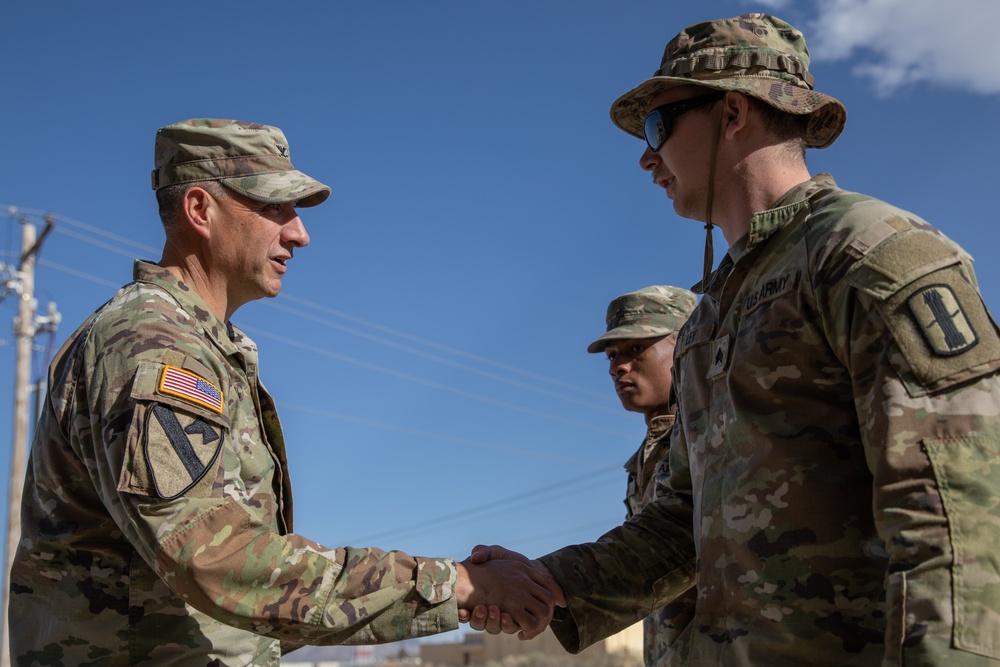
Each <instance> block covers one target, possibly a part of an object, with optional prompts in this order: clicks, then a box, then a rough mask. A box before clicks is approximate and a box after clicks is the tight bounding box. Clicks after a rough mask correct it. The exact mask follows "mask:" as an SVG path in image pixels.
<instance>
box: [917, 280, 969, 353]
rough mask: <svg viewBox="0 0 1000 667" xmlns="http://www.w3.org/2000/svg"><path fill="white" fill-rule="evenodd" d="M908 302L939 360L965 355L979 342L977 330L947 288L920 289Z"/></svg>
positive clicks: (932, 286)
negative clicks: (964, 353)
mask: <svg viewBox="0 0 1000 667" xmlns="http://www.w3.org/2000/svg"><path fill="white" fill-rule="evenodd" d="M906 303H907V304H908V305H909V306H910V312H912V313H913V317H914V318H915V319H916V323H917V326H918V327H919V328H920V331H921V333H923V334H924V338H925V339H926V340H927V344H928V345H929V346H930V349H931V351H932V352H933V353H934V354H936V355H938V356H939V357H950V356H953V355H956V354H962V353H963V352H966V351H968V350H970V349H972V348H973V347H975V346H976V345H977V344H978V343H979V338H978V336H976V330H975V329H973V328H972V324H971V323H970V322H969V318H968V317H966V315H965V311H964V310H963V309H962V304H961V303H959V301H958V297H956V296H955V292H953V291H952V289H951V287H949V286H948V285H928V286H927V287H921V288H920V289H918V290H917V291H916V292H914V293H913V294H912V295H910V297H909V298H908V299H907V300H906Z"/></svg>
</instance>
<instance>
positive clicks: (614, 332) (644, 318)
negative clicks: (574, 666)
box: [587, 285, 697, 665]
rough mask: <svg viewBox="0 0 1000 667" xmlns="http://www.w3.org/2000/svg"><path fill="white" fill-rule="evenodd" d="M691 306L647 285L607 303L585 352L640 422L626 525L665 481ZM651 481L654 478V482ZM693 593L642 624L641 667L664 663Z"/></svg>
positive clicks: (690, 609)
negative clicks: (675, 382)
mask: <svg viewBox="0 0 1000 667" xmlns="http://www.w3.org/2000/svg"><path fill="white" fill-rule="evenodd" d="M696 303H697V300H696V297H695V295H694V294H692V293H691V292H689V291H688V290H686V289H682V288H680V287H670V286H665V285H652V286H650V287H644V288H642V289H641V290H638V291H636V292H629V293H628V294H623V295H622V296H620V297H618V298H616V299H614V300H613V301H612V302H611V303H610V304H608V313H607V317H606V322H607V327H608V328H607V332H606V333H605V334H604V335H602V336H601V337H600V338H598V339H597V340H595V341H594V342H593V343H591V344H590V346H589V347H587V351H588V352H591V353H599V352H604V354H605V355H606V356H607V358H608V363H609V369H608V370H609V373H610V374H611V377H612V379H613V380H614V382H615V392H616V393H617V394H618V398H619V399H620V400H621V402H622V407H623V408H625V409H626V410H629V411H630V412H640V413H642V415H643V417H645V418H646V437H645V439H644V440H643V442H642V444H641V445H640V446H639V449H638V451H636V453H635V454H633V455H632V457H631V458H630V459H629V460H628V462H627V463H626V464H625V470H626V472H628V491H627V495H626V497H625V508H626V514H625V516H626V518H627V519H628V518H631V517H632V516H634V515H636V514H638V513H639V510H641V509H642V508H643V507H645V506H646V505H647V504H648V503H649V502H650V501H651V500H652V499H653V490H654V487H655V484H654V483H653V482H654V478H655V477H661V476H663V475H666V474H668V472H669V467H668V466H667V461H666V456H667V452H668V451H669V449H670V432H671V430H673V427H674V404H673V402H672V401H671V394H670V382H671V377H672V369H673V365H674V359H673V355H674V347H675V345H676V344H677V331H678V330H679V329H680V328H681V325H682V324H684V321H685V320H687V318H688V316H689V315H691V311H692V310H694V307H695V304H696ZM654 476H655V477H654ZM694 605H695V591H694V590H689V591H687V592H686V593H684V595H682V596H680V597H678V598H677V599H676V600H673V601H672V602H670V603H669V604H667V605H665V606H664V607H662V608H660V609H657V610H656V611H654V612H653V613H652V614H650V615H649V616H647V617H646V618H645V619H644V620H643V657H644V660H645V663H646V664H647V665H658V664H660V663H662V662H664V661H666V660H668V659H669V655H670V654H671V653H672V652H673V644H674V641H675V640H676V639H677V637H678V635H679V634H680V633H681V631H683V630H684V628H685V627H686V626H687V624H688V623H690V621H691V618H692V616H693V615H694Z"/></svg>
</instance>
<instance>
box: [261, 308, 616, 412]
mask: <svg viewBox="0 0 1000 667" xmlns="http://www.w3.org/2000/svg"><path fill="white" fill-rule="evenodd" d="M264 305H265V306H268V307H271V308H276V309H278V310H281V311H284V312H286V313H289V314H291V315H296V316H297V317H301V318H303V319H307V320H310V321H312V322H315V323H316V324H321V325H323V326H326V327H329V328H331V329H337V330H338V331H343V332H345V333H349V334H351V335H353V336H357V337H359V338H364V339H366V340H370V341H372V342H375V343H379V344H380V345H385V346H386V347H391V348H394V349H397V350H402V351H403V352H408V353H409V354H412V355H414V356H418V357H423V358H424V359H428V360H430V361H434V362H437V363H440V364H444V365H446V366H451V367H452V368H457V369H459V370H462V371H465V372H467V373H472V374H473V375H479V376H480V377H485V378H487V379H490V380H496V381H497V382H503V383H505V384H509V385H512V386H514V387H517V388H519V389H526V390H528V391H533V392H535V393H537V394H542V395H543V396H548V397H549V398H556V399H559V400H563V401H568V402H570V403H577V404H579V405H582V406H583V407H585V408H588V409H590V410H597V411H599V412H606V413H608V414H612V415H615V416H618V415H619V414H621V410H620V409H619V410H612V409H610V408H608V407H607V406H604V405H597V404H595V403H590V402H588V401H584V400H581V399H578V398H574V397H572V396H566V395H565V394H559V393H557V392H554V391H549V390H547V389H542V388H541V387H534V386H531V385H529V384H526V383H524V382H519V381H517V380H513V379H511V378H506V377H503V376H502V375H497V374H496V373H490V372H488V371H483V370H479V369H478V368H473V367H472V366H469V365H467V364H461V363H458V362H456V361H451V360H450V359H445V358H444V357H441V356H438V355H436V354H431V353H429V352H424V351H422V350H417V349H414V348H412V347H409V346H407V345H403V344H401V343H396V342H393V341H390V340H386V339H384V338H379V337H378V336H373V335H372V334H369V333H365V332H363V331H358V330H357V329H353V328H351V327H348V326H345V325H343V324H337V323H336V322H331V321H330V320H326V319H323V318H321V317H316V316H315V315H310V314H309V313H303V312H302V311H299V310H295V309H294V308H289V307H288V306H285V305H282V304H280V303H275V302H274V301H271V300H268V301H265V302H264Z"/></svg>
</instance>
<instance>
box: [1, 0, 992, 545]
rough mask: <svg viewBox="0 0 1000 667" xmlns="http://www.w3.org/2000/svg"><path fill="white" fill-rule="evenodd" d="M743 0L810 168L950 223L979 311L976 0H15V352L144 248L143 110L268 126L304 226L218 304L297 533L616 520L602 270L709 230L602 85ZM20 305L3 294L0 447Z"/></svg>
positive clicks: (124, 273)
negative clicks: (792, 95)
mask: <svg viewBox="0 0 1000 667" xmlns="http://www.w3.org/2000/svg"><path fill="white" fill-rule="evenodd" d="M165 7H169V8H170V9H169V12H164V11H161V10H162V9H163V8H165ZM768 10H770V11H773V12H774V13H775V14H777V15H779V16H781V17H783V18H785V19H786V20H789V21H790V22H791V23H792V24H793V25H795V26H796V27H799V28H801V29H803V30H804V31H805V32H806V36H807V40H808V42H809V44H810V46H811V48H812V51H813V66H812V68H811V69H812V72H813V74H814V76H815V78H816V82H817V88H818V89H819V90H821V91H823V92H826V93H828V94H831V95H833V96H835V97H837V98H839V99H840V100H841V101H842V102H843V103H844V104H845V105H846V107H847V110H848V116H849V118H848V123H847V127H846V130H845V131H844V134H843V135H842V136H841V137H840V139H838V140H837V142H836V143H835V144H834V145H833V146H832V147H830V148H827V149H823V150H818V151H809V154H808V160H809V166H810V169H811V171H812V172H813V173H816V172H823V171H826V172H830V173H832V174H833V175H834V177H835V178H836V179H837V181H838V183H839V184H840V185H841V187H844V188H846V189H850V190H856V191H860V192H864V193H866V194H870V195H874V196H877V197H880V198H883V199H886V200H888V201H890V202H892V203H894V204H896V205H898V206H900V207H902V208H904V209H907V210H910V211H912V212H914V213H915V214H917V215H919V216H921V217H923V218H925V219H926V220H928V221H930V222H931V223H932V224H934V225H936V226H938V227H939V228H941V229H942V230H943V231H944V232H945V233H946V234H948V235H949V236H951V237H952V238H953V239H955V240H956V241H958V242H959V243H961V244H962V245H964V246H965V247H966V249H967V250H969V251H970V252H971V253H972V255H973V257H974V258H975V259H976V260H978V261H977V262H976V265H975V266H976V270H977V273H978V277H979V281H980V285H981V287H982V292H983V295H984V298H985V300H986V303H987V305H988V306H989V307H991V309H992V310H993V311H994V312H998V309H1000V289H998V285H1000V275H998V273H1000V266H998V263H997V262H996V249H997V247H998V242H1000V233H998V231H997V226H998V222H1000V220H998V218H1000V215H998V213H997V207H996V205H995V203H994V201H993V196H994V195H995V192H996V188H997V185H996V183H997V167H996V155H997V152H998V149H1000V130H998V123H997V117H998V112H1000V67H997V56H996V53H995V51H994V50H992V46H991V45H992V44H993V42H994V41H995V40H994V35H993V34H992V33H991V30H992V29H993V26H996V25H997V24H1000V3H997V2H995V0H951V1H950V2H948V3H944V2H936V1H931V0H881V1H861V0H824V2H822V3H819V2H814V1H812V0H800V1H798V2H794V3H792V2H760V1H757V2H744V1H742V0H706V1H704V2H698V3H679V2H668V1H667V0H660V1H659V2H651V1H646V0H636V1H631V0H625V1H623V2H620V3H609V2H597V1H594V0H590V1H570V0H558V1H555V0H554V1H550V2H546V1H539V0H506V1H505V2H502V3H501V2H472V1H468V0H467V1H464V2H462V1H457V0H454V1H430V0H428V1H427V2H421V3H415V2H402V1H395V0H386V1H383V2H372V3H360V2H357V3H346V2H344V3H341V2H320V1H319V0H315V1H312V2H305V1H297V0H289V1H287V2H283V3H280V4H278V3H263V2H256V1H253V0H249V1H243V2H240V3H222V2H174V3H170V4H169V5H164V4H162V3H135V2H104V3H68V2H67V3H37V2H24V1H20V2H17V1H12V2H7V3H4V6H3V9H0V20H2V24H3V26H4V28H5V30H4V38H3V39H2V40H0V68H2V81H3V86H4V87H3V96H2V104H0V120H2V123H3V126H4V128H5V131H4V132H3V133H2V134H0V205H2V208H0V262H7V263H15V262H16V255H17V251H18V248H19V244H20V229H19V226H20V224H19V222H18V216H25V217H26V218H27V219H29V220H31V221H33V222H35V223H36V224H41V219H40V217H39V215H40V214H42V213H47V212H48V213H52V214H53V215H54V216H55V218H56V223H57V224H56V228H55V230H54V231H53V233H52V234H51V235H50V236H49V238H48V239H47V240H46V242H45V244H44V246H43V248H42V251H41V255H40V263H39V266H38V271H37V275H36V293H37V297H38V299H39V302H40V309H41V310H44V309H45V307H46V305H47V304H48V303H49V302H54V303H55V304H56V305H57V307H58V310H59V311H60V313H61V314H62V317H63V323H62V324H61V326H60V327H59V330H58V331H57V333H56V335H55V336H54V337H52V338H53V339H52V340H51V341H49V340H48V338H47V337H40V338H39V339H38V341H37V342H38V344H39V346H40V348H41V349H40V351H39V353H38V355H37V362H36V368H39V369H40V368H41V364H42V363H43V362H44V359H45V358H46V351H47V346H48V344H49V343H50V342H51V343H52V344H53V345H55V346H58V345H60V344H61V343H62V342H63V341H65V340H66V338H67V337H68V336H69V335H70V334H71V333H72V332H73V330H74V329H75V328H76V326H77V325H78V324H79V323H80V322H81V321H82V320H83V319H84V318H85V317H86V316H87V315H88V314H89V313H90V312H91V311H92V310H94V309H95V308H96V307H98V306H99V305H100V304H101V303H103V302H104V301H105V300H107V299H108V298H109V297H110V296H111V295H112V294H113V292H114V290H115V289H116V288H117V286H119V285H121V284H123V283H125V282H127V281H128V280H129V279H130V277H131V266H132V260H133V259H134V258H137V257H139V258H150V259H154V260H155V259H158V258H159V251H160V248H161V247H162V228H161V227H160V225H159V222H158V220H157V217H156V210H155V200H154V196H153V193H152V191H151V190H150V187H149V172H150V169H151V168H152V159H153V135H154V133H155V131H156V129H157V128H158V127H161V126H163V125H166V124H169V123H172V122H176V121H179V120H183V119H186V118H191V117H197V116H214V117H221V118H238V119H241V120H250V121H256V122H262V123H268V124H272V125H277V126H279V127H281V128H282V129H283V130H284V131H285V134H286V136H287V137H288V140H289V143H290V146H291V153H292V159H293V161H294V163H295V165H296V167H298V168H299V169H301V170H303V171H305V172H306V173H309V174H310V175H312V176H314V177H316V178H318V179H319V180H322V181H324V182H326V183H328V184H329V185H331V187H332V188H333V194H332V196H331V197H330V199H329V200H328V201H327V203H325V204H324V205H322V206H320V207H318V208H315V209H307V210H305V211H303V220H304V221H305V224H306V226H307V228H308V230H309V233H310V235H311V237H312V243H311V245H310V246H309V247H307V248H305V249H303V250H301V251H299V252H296V254H295V259H294V260H293V261H292V262H291V263H290V264H289V272H288V274H287V276H286V278H285V284H284V290H283V292H282V294H281V296H279V297H278V298H276V299H273V300H269V301H266V302H265V301H262V302H255V303H252V304H248V305H247V306H244V307H243V308H242V309H241V310H240V311H238V312H237V313H236V315H235V316H234V318H233V320H234V322H235V323H236V324H237V325H239V326H241V327H242V328H244V329H245V330H246V331H247V333H249V334H250V335H251V336H252V337H253V338H254V339H255V340H256V341H257V343H258V345H259V347H260V350H261V355H260V356H261V365H262V377H263V379H264V382H265V384H266V385H267V387H268V388H269V390H270V391H271V392H272V393H273V394H274V396H275V397H276V399H277V401H278V406H279V410H280V414H281V417H282V421H283V424H284V427H285V436H286V441H287V444H288V454H289V459H290V466H291V471H292V475H293V485H294V489H295V509H296V531H297V532H299V533H302V534H304V535H306V536H308V537H310V538H312V539H315V540H317V541H319V542H321V543H323V544H326V545H327V546H330V547H334V546H343V545H347V544H351V545H353V546H369V545H372V546H380V547H383V548H397V549H403V550H406V551H409V552H411V553H414V554H417V555H433V556H452V557H458V558H461V557H464V556H465V555H467V553H468V551H469V549H470V548H471V547H472V546H473V545H474V544H476V543H493V542H496V543H502V544H505V545H506V546H509V547H511V548H514V549H517V550H520V551H523V552H525V553H527V554H528V555H532V556H536V555H540V554H542V553H545V552H547V551H550V550H552V549H555V548H558V547H560V546H563V545H565V544H569V543H575V542H580V541H588V540H591V539H593V538H595V537H597V536H598V535H599V534H601V533H602V532H604V530H606V529H608V528H611V527H612V526H613V525H614V524H616V523H617V522H620V521H621V519H622V518H623V515H624V507H623V505H622V497H623V494H624V487H625V480H624V474H623V472H622V470H621V464H622V463H623V462H624V461H625V460H626V459H627V458H628V456H629V455H630V454H631V453H632V452H633V451H634V449H635V448H636V447H637V446H638V443H639V442H640V440H641V438H642V435H643V432H644V427H643V421H642V418H641V417H640V416H639V415H635V414H631V413H626V412H624V411H623V410H622V409H621V407H620V404H619V403H618V400H617V398H616V397H615V396H614V393H613V391H612V387H611V381H610V379H609V377H608V375H607V374H606V363H605V362H604V360H603V358H602V357H600V356H597V355H589V354H587V353H586V351H585V348H586V346H587V344H588V343H589V342H590V341H591V340H593V338H595V337H596V336H598V335H599V334H600V333H602V332H603V329H604V320H603V318H604V312H605V308H606V306H607V303H608V301H610V300H611V299H612V298H614V297H615V296H617V295H619V294H622V293H624V292H628V291H632V290H635V289H638V288H640V287H644V286H646V285H651V284H657V283H659V284H675V285H681V286H684V287H688V286H690V285H692V284H694V283H695V282H697V280H698V279H699V277H700V271H701V262H702V249H703V234H704V232H703V230H702V227H701V225H700V224H699V223H696V222H693V221H690V220H684V219H681V218H678V217H677V216H676V215H675V214H674V213H673V211H672V209H671V207H670V203H669V201H668V200H666V199H665V197H664V194H663V191H662V190H659V189H658V188H655V187H654V186H653V185H652V184H651V183H650V181H649V178H648V176H647V175H646V174H645V173H644V172H642V171H640V169H639V168H638V158H639V155H640V154H641V151H642V148H643V144H642V143H641V142H640V141H639V140H636V139H634V138H632V137H629V136H628V135H626V134H624V133H623V132H621V131H619V130H618V129H616V128H615V127H614V126H613V125H612V124H611V122H610V120H609V119H608V109H609V107H610V105H611V103H612V102H613V101H614V99H615V98H617V96H618V95H620V94H622V93H624V92H625V91H627V90H628V89H630V88H631V87H632V86H634V85H636V84H638V83H640V82H641V81H642V80H644V79H645V78H646V77H647V76H649V75H650V74H651V73H652V72H653V71H654V70H655V69H656V68H657V67H658V65H659V59H660V56H661V54H662V52H663V47H664V45H665V44H666V42H667V40H668V39H669V38H670V37H672V36H673V35H674V34H675V33H676V32H677V31H678V30H680V29H681V28H683V27H685V26H687V25H689V24H692V23H695V22H698V21H702V20H708V19H713V18H720V17H723V16H733V15H736V14H740V13H744V12H749V11H768ZM876 44H877V45H876ZM9 206H15V207H17V214H16V215H15V216H14V217H11V216H9V215H8V214H7V207H9ZM715 245H716V261H718V259H719V258H720V257H721V256H722V253H723V252H724V248H725V241H724V239H723V238H722V236H721V234H720V233H718V232H716V235H715ZM15 313H16V305H15V299H14V298H12V297H9V296H8V297H7V298H5V299H4V300H2V301H0V320H2V321H3V322H4V324H3V325H2V328H0V343H2V345H0V466H3V467H2V468H0V469H4V470H6V469H7V468H9V464H8V463H7V462H8V461H9V457H10V454H9V447H10V433H11V426H10V424H11V415H12V403H13V398H12V396H11V388H12V385H13V376H14V348H13V346H12V342H13V336H12V334H11V333H10V328H9V324H8V323H9V322H10V321H11V320H12V319H13V316H14V314H15ZM0 492H2V496H0V503H2V505H3V506H4V508H6V504H7V494H8V490H7V484H6V482H0ZM5 515H6V510H4V516H5Z"/></svg>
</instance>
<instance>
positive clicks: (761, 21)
mask: <svg viewBox="0 0 1000 667" xmlns="http://www.w3.org/2000/svg"><path fill="white" fill-rule="evenodd" d="M684 84H696V85H699V86H704V87H706V88H713V89H715V90H723V91H730V90H735V91H739V92H741V93H745V94H746V95H750V96H752V97H755V98H757V99H759V100H761V101H763V102H765V103H767V104H769V105H771V106H772V107H775V108H777V109H780V110H782V111H785V112H787V113H791V114H799V115H802V114H807V115H808V116H809V124H808V128H807V130H806V145H807V146H809V147H811V148H825V147H827V146H829V145H830V144H832V143H833V141H834V139H836V138H837V137H838V136H839V135H840V132H841V130H843V129H844V124H845V123H846V122H847V109H845V108H844V105H843V104H841V103H840V102H839V101H838V100H837V99H835V98H833V97H830V96H829V95H824V94H823V93H820V92H816V91H815V90H813V77H812V75H811V74H809V49H808V48H807V47H806V40H805V37H803V36H802V33H801V32H799V31H798V30H796V29H795V28H793V27H792V26H791V25H789V24H788V23H785V22H784V21H782V20H781V19H779V18H776V17H774V16H770V15H768V14H759V13H758V14H744V15H742V16H737V17H735V18H731V19H720V20H717V21H707V22H705V23H698V24H695V25H693V26H690V27H688V28H686V29H684V30H682V31H681V32H680V34H678V35H677V36H676V37H674V38H673V39H672V40H670V42H669V43H668V44H667V48H666V49H665V50H664V52H663V60H662V61H661V63H660V69H658V70H656V72H654V73H653V76H652V77H650V78H649V79H647V80H646V81H644V82H642V83H641V84H639V85H638V86H636V87H635V88H633V89H632V90H630V91H629V92H627V93H625V94H624V95H622V96H621V97H619V98H618V99H617V100H616V101H615V103H614V104H612V105H611V120H612V122H614V124H615V125H617V126H618V127H620V128H621V129H623V130H625V131H626V132H628V133H629V134H631V135H632V136H635V137H638V138H640V139H642V138H643V133H642V124H643V121H644V120H645V117H646V114H647V113H648V112H649V109H648V107H649V103H650V102H651V101H652V99H653V98H654V97H656V96H657V95H659V94H660V93H662V92H663V91H665V90H668V89H669V88H673V87H675V86H680V85H684Z"/></svg>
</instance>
